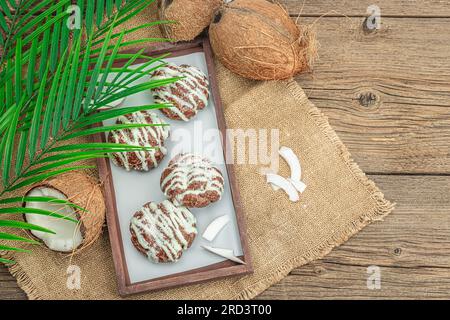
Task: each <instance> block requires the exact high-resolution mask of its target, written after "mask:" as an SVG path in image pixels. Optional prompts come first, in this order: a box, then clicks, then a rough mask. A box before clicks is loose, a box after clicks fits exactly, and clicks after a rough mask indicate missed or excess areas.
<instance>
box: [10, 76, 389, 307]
mask: <svg viewBox="0 0 450 320" xmlns="http://www.w3.org/2000/svg"><path fill="white" fill-rule="evenodd" d="M286 85H287V88H288V89H289V90H290V92H291V94H292V96H293V97H294V99H295V100H296V101H297V102H298V103H299V105H303V104H304V105H307V106H308V107H309V110H308V115H309V116H310V117H311V118H312V119H313V120H314V122H315V124H316V125H317V126H318V128H319V129H320V130H321V131H322V132H323V133H324V134H325V135H326V137H327V138H328V139H329V140H330V141H331V143H332V144H333V146H334V147H335V148H336V151H337V152H338V153H339V156H340V157H342V159H343V160H344V162H345V164H346V165H347V166H348V168H349V169H350V172H351V173H352V174H353V177H354V178H355V179H356V180H357V181H358V182H359V183H361V185H362V186H363V187H364V188H365V189H366V190H367V192H368V193H369V194H370V196H371V197H372V199H373V200H375V201H376V204H377V205H376V207H375V208H374V209H373V210H372V211H371V212H367V213H364V214H363V215H362V216H360V217H359V219H358V220H357V221H353V222H351V223H350V224H349V225H348V226H347V227H346V228H344V230H343V231H342V232H339V233H336V234H334V235H332V236H331V237H330V238H329V239H327V240H326V241H325V242H324V243H322V244H320V245H318V246H317V247H315V248H313V249H311V250H309V251H308V252H307V253H306V254H304V255H302V256H299V257H294V258H292V259H290V260H289V261H288V262H287V263H285V264H284V265H282V266H280V267H279V268H278V269H276V270H275V271H274V272H272V273H271V274H269V275H268V276H267V277H266V278H265V279H263V280H261V281H258V282H256V283H254V284H253V285H252V286H249V287H248V288H246V289H244V290H243V291H242V292H241V293H239V294H237V295H236V296H234V297H233V298H232V299H236V300H244V299H252V298H254V297H256V296H257V295H259V294H261V292H263V291H264V290H266V289H267V288H269V287H270V286H272V285H273V284H275V283H277V282H279V281H281V280H282V279H283V278H285V277H286V276H287V275H288V274H289V273H290V272H291V271H292V270H293V269H295V268H298V267H300V266H303V265H305V264H307V263H309V262H311V261H314V260H318V259H321V258H323V257H324V256H326V255H327V254H328V253H330V252H331V250H333V248H335V247H337V246H339V245H341V244H342V243H344V242H346V241H347V240H348V239H349V238H351V237H352V236H353V235H355V234H356V233H358V232H359V231H360V230H362V229H363V228H364V227H366V226H367V225H369V224H370V223H372V222H374V221H380V220H383V219H384V217H386V216H387V215H388V214H390V213H391V212H392V210H393V209H394V207H395V204H393V203H391V202H389V201H388V200H386V199H385V198H384V194H383V193H382V192H381V190H380V189H378V187H377V186H376V185H375V183H374V182H373V181H371V180H370V179H369V178H368V177H367V176H366V174H365V173H364V172H363V171H362V170H361V169H360V168H359V166H358V164H357V163H356V162H355V161H354V160H353V159H352V158H351V154H350V152H349V151H348V150H347V147H345V145H344V144H343V143H342V141H341V140H340V139H339V137H338V135H337V134H336V132H335V131H334V130H333V128H332V127H331V126H330V124H329V122H328V119H327V117H326V116H325V115H324V114H323V113H322V112H321V111H320V110H319V109H318V108H317V107H316V106H314V105H313V104H312V103H311V102H310V101H309V100H308V98H307V97H306V95H305V93H304V91H303V89H302V88H300V86H299V85H298V83H297V82H295V81H294V80H291V81H288V82H287V84H286ZM8 256H9V255H8V254H6V255H5V258H6V259H8ZM9 258H10V259H11V258H12V257H9ZM8 269H9V272H10V273H11V274H12V275H13V276H14V277H15V278H16V279H17V284H18V286H19V287H20V288H21V289H22V290H23V291H24V292H25V293H26V295H27V297H28V298H29V299H32V300H42V299H43V297H42V296H40V295H39V293H38V292H37V291H38V290H37V289H36V287H35V286H34V284H33V282H32V281H31V279H30V278H29V277H28V275H27V274H26V273H25V272H24V271H23V269H22V268H21V266H20V265H19V264H18V263H16V264H14V265H12V266H9V267H8Z"/></svg>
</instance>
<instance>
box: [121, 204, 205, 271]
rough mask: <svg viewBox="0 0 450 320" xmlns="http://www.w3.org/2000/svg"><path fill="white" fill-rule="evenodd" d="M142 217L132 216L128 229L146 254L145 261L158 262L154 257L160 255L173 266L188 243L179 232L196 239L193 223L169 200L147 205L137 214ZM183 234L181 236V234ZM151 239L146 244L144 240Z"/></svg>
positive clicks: (190, 218) (186, 212)
mask: <svg viewBox="0 0 450 320" xmlns="http://www.w3.org/2000/svg"><path fill="white" fill-rule="evenodd" d="M140 212H141V213H142V217H140V218H137V217H136V216H134V217H133V218H132V219H131V223H130V227H131V229H132V230H133V231H134V233H135V234H136V237H137V240H138V242H139V244H140V245H141V246H142V248H144V250H145V251H146V252H147V257H148V259H149V260H152V261H154V262H160V260H159V258H158V256H157V255H158V253H160V252H161V250H162V251H164V253H165V254H166V255H167V257H168V261H170V262H174V261H177V260H178V258H179V254H180V252H181V251H182V250H186V249H188V247H189V241H188V239H186V238H185V237H184V236H183V232H184V233H185V234H189V235H196V234H197V228H196V226H195V225H196V219H195V217H194V215H193V214H192V213H191V212H190V211H189V210H188V209H187V208H185V207H176V206H175V205H174V204H173V203H172V202H170V201H169V200H165V201H163V202H161V203H160V204H157V203H155V202H150V203H149V204H147V205H145V206H144V207H143V208H142V209H141V211H140ZM182 231H183V232H182ZM144 235H146V236H147V238H151V239H152V240H153V241H154V243H153V244H150V243H149V242H148V241H147V240H146V239H145V237H144Z"/></svg>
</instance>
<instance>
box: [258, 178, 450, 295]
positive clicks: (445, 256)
mask: <svg viewBox="0 0 450 320" xmlns="http://www.w3.org/2000/svg"><path fill="white" fill-rule="evenodd" d="M371 178H373V179H374V180H375V181H376V182H377V183H378V185H379V187H380V188H381V189H382V190H383V191H384V192H385V194H386V197H387V198H389V199H391V200H392V201H395V202H397V207H396V209H395V210H394V212H393V213H391V214H390V215H389V216H388V217H387V218H386V219H385V221H383V222H380V223H374V224H371V225H369V226H368V227H366V228H365V229H363V230H362V231H361V232H360V233H358V234H357V235H356V236H354V237H353V238H351V239H350V240H349V241H348V242H347V243H345V244H344V245H342V246H340V247H339V248H336V249H335V250H333V251H332V252H331V253H330V254H329V255H328V256H326V257H325V258H324V259H323V260H319V261H315V262H313V263H311V264H309V265H306V266H304V267H301V268H298V269H296V270H294V271H292V272H291V274H290V275H289V276H288V277H286V278H285V279H284V280H282V281H281V282H280V283H278V284H276V285H275V286H273V287H271V288H269V289H268V290H267V291H266V292H264V293H263V294H262V295H260V297H259V298H260V299H314V298H330V299H357V298H404V299H408V298H411V299H412V298H415V299H420V298H433V299H434V298H446V299H449V298H450V250H449V248H450V237H449V234H450V197H449V191H450V177H430V176H416V177H406V176H405V177H398V176H372V177H371ZM372 265H376V266H379V267H380V270H381V289H380V290H369V289H368V288H367V277H368V274H367V267H368V266H372Z"/></svg>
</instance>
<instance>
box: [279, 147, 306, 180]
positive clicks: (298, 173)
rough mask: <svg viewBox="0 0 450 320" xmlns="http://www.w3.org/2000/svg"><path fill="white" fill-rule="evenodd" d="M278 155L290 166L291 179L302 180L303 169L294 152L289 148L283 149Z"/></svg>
mask: <svg viewBox="0 0 450 320" xmlns="http://www.w3.org/2000/svg"><path fill="white" fill-rule="evenodd" d="M278 153H279V154H280V156H281V157H282V158H283V159H284V160H285V161H286V162H287V164H288V165H289V168H290V169H291V179H292V180H294V181H300V179H301V178H302V167H301V165H300V160H299V159H298V157H297V155H296V154H295V153H294V151H293V150H292V149H291V148H288V147H281V148H280V150H279V151H278Z"/></svg>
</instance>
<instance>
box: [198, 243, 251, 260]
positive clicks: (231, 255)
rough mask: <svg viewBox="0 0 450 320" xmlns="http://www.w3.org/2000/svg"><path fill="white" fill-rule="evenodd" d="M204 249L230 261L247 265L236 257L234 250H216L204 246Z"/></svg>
mask: <svg viewBox="0 0 450 320" xmlns="http://www.w3.org/2000/svg"><path fill="white" fill-rule="evenodd" d="M202 247H203V248H204V249H206V250H208V251H210V252H212V253H214V254H217V255H218V256H221V257H224V258H226V259H228V260H231V261H234V262H237V263H240V264H246V263H245V262H244V261H242V260H241V259H239V258H238V257H236V256H235V255H234V252H233V250H231V249H223V248H214V247H210V246H202Z"/></svg>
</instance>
